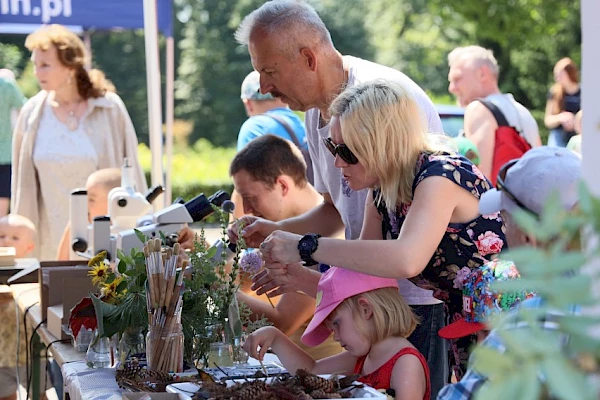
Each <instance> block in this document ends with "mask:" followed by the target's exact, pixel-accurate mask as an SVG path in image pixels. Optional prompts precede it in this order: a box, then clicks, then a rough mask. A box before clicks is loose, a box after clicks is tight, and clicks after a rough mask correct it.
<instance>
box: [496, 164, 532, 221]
mask: <svg viewBox="0 0 600 400" xmlns="http://www.w3.org/2000/svg"><path fill="white" fill-rule="evenodd" d="M517 161H519V159H515V160H511V161H509V162H507V163H506V164H504V165H503V166H502V168H500V171H499V172H498V179H496V188H497V189H498V190H499V191H501V192H502V193H504V194H505V195H506V197H508V198H509V199H511V200H512V201H513V203H515V204H516V205H517V206H519V207H520V208H522V209H523V210H525V211H527V212H528V213H530V214H532V215H533V216H535V217H536V218H539V215H538V213H536V212H533V211H532V210H531V209H530V208H529V207H527V206H526V205H525V204H523V203H522V202H521V201H520V200H519V199H517V196H515V195H514V194H512V192H511V191H510V190H508V188H507V187H506V185H505V184H504V179H506V173H507V172H508V170H509V169H510V168H511V167H512V166H513V165H515V164H516V163H517Z"/></svg>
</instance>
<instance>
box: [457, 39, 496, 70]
mask: <svg viewBox="0 0 600 400" xmlns="http://www.w3.org/2000/svg"><path fill="white" fill-rule="evenodd" d="M463 61H466V62H467V63H469V64H470V65H474V66H478V67H480V66H484V65H485V66H486V67H488V68H489V70H490V71H491V72H492V73H493V74H494V75H495V76H498V72H499V70H498V61H496V57H494V53H493V52H492V51H491V50H488V49H485V48H483V47H481V46H465V47H457V48H455V49H454V50H452V51H451V52H450V54H448V66H450V68H452V66H453V65H455V64H457V63H459V62H463Z"/></svg>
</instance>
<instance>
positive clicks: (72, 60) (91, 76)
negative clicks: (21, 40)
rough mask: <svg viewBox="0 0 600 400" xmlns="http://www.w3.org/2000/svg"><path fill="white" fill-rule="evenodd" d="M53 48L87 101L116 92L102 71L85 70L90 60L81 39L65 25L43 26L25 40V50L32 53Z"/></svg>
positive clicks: (80, 93)
mask: <svg viewBox="0 0 600 400" xmlns="http://www.w3.org/2000/svg"><path fill="white" fill-rule="evenodd" d="M51 46H54V47H55V48H56V51H57V54H58V60H59V61H60V63H61V64H62V65H64V66H65V67H67V68H71V69H73V70H75V83H76V84H77V91H78V92H79V95H80V96H81V97H83V98H84V99H89V98H91V97H102V96H104V95H105V94H106V92H114V91H115V87H114V86H113V84H112V83H111V82H110V81H108V80H107V79H106V77H105V76H104V73H103V72H102V71H100V70H97V69H93V70H91V71H89V72H88V71H87V70H86V69H85V61H86V58H87V54H86V50H85V46H84V44H83V42H82V41H81V39H79V37H78V36H77V35H76V34H74V33H73V32H71V31H70V30H68V29H67V28H65V27H64V26H62V25H57V24H52V25H47V26H43V27H42V28H40V29H38V30H37V31H35V32H33V33H32V34H30V35H29V36H27V38H26V39H25V47H27V49H29V51H33V50H35V49H39V50H43V51H46V50H48V49H49V48H50V47H51Z"/></svg>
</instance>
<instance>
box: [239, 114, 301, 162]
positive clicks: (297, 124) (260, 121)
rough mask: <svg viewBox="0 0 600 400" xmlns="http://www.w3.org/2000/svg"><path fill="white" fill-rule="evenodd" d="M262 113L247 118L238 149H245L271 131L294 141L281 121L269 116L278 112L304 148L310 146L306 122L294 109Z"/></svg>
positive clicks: (243, 125) (241, 130) (240, 134)
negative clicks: (251, 142) (307, 139)
mask: <svg viewBox="0 0 600 400" xmlns="http://www.w3.org/2000/svg"><path fill="white" fill-rule="evenodd" d="M265 114H267V115H264V114H261V115H255V116H252V117H250V118H248V119H247V120H246V122H244V123H243V124H242V127H241V128H240V133H239V134H238V142H237V151H240V150H241V149H243V148H244V147H245V146H246V145H247V144H248V143H249V142H250V141H252V140H254V139H256V138H257V137H259V136H262V135H266V134H268V133H271V134H273V135H276V136H279V137H282V138H284V139H287V140H289V141H290V142H292V143H294V140H293V139H292V138H291V136H290V134H289V133H288V131H287V130H286V129H285V126H283V125H282V124H281V123H280V122H279V121H277V120H275V119H274V118H271V117H269V116H268V115H269V114H276V115H277V117H279V118H281V119H283V120H284V121H285V122H287V124H288V125H289V126H290V128H292V130H293V131H294V133H295V134H296V137H297V138H298V142H300V146H301V148H302V149H307V148H308V142H307V141H306V132H305V130H304V123H303V122H302V120H301V119H300V117H298V116H297V115H296V114H294V112H293V111H292V110H290V109H289V108H274V109H272V110H269V111H267V112H266V113H265Z"/></svg>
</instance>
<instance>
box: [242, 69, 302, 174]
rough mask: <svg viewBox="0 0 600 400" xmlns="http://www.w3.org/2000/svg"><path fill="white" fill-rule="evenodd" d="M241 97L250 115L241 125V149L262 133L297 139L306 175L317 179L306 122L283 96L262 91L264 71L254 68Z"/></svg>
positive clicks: (290, 139) (247, 78) (243, 84)
mask: <svg viewBox="0 0 600 400" xmlns="http://www.w3.org/2000/svg"><path fill="white" fill-rule="evenodd" d="M240 97H241V99H242V103H244V108H245V109H246V114H247V115H248V117H249V118H248V119H247V120H246V121H245V122H244V124H243V125H242V126H241V128H240V132H239V134H238V142H237V151H240V150H242V149H243V148H244V147H245V146H246V145H247V144H248V142H250V141H251V140H253V139H256V138H257V137H259V136H262V135H266V134H268V133H271V134H273V135H275V136H279V137H282V138H284V139H287V140H289V141H291V142H292V143H294V144H295V145H296V146H297V147H298V148H299V149H300V151H301V152H302V155H303V156H304V161H306V168H307V169H306V178H307V180H308V182H309V183H311V184H312V183H313V173H312V162H311V160H310V156H309V155H308V143H307V141H306V132H305V130H304V123H303V122H302V120H301V119H300V117H298V115H296V114H294V112H293V111H292V110H290V108H289V107H288V106H287V105H286V104H285V103H284V102H283V101H281V99H278V98H276V97H273V96H272V95H271V94H270V93H265V94H262V93H261V92H260V75H259V73H258V72H256V71H252V72H250V73H249V74H248V75H247V76H246V78H245V79H244V81H243V82H242V90H241V96H240Z"/></svg>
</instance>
